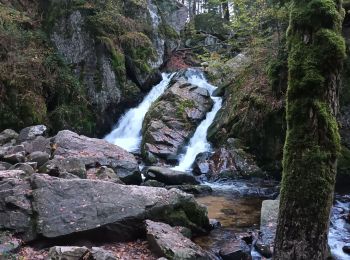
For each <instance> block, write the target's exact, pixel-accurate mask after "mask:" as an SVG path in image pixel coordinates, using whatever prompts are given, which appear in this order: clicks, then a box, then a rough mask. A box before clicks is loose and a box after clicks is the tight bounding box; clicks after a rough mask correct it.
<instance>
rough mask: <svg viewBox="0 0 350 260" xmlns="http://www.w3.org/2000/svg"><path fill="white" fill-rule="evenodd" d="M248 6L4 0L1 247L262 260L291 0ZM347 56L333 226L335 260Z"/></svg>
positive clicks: (342, 218) (273, 207) (344, 225)
mask: <svg viewBox="0 0 350 260" xmlns="http://www.w3.org/2000/svg"><path fill="white" fill-rule="evenodd" d="M321 1H323V0H321ZM248 2H249V1H246V0H242V1H227V2H226V1H223V3H221V2H220V3H218V2H217V1H212V0H208V1H202V0H196V1H194V0H193V1H176V0H103V1H102V0H48V1H33V0H0V259H3V258H4V259H28V260H29V259H69V260H74V259H77V260H78V259H96V260H104V259H108V260H113V259H125V260H126V259H150V260H153V259H164V258H159V257H165V259H219V260H220V259H223V260H226V259H254V260H255V259H256V260H257V259H271V256H272V253H273V249H274V238H275V230H276V225H277V218H278V205H279V198H280V197H279V193H280V181H281V176H282V171H283V169H282V168H283V167H282V158H283V145H284V142H285V135H286V128H287V125H286V112H285V111H286V92H287V82H288V66H287V65H288V64H287V58H288V51H287V49H286V39H285V38H286V36H285V35H286V31H287V26H288V10H289V9H288V8H289V7H288V5H287V6H285V5H282V4H281V6H279V5H270V4H269V3H267V2H268V1H262V2H261V3H260V2H259V1H256V2H254V3H251V2H249V3H248ZM226 3H227V6H226V5H225V4H226ZM343 6H344V8H345V10H346V11H347V13H346V15H345V20H344V23H343V35H344V38H345V41H346V43H347V46H348V44H350V40H349V39H350V34H349V28H350V26H349V22H348V19H349V14H348V11H349V10H350V6H349V5H348V4H347V2H345V3H344V4H343ZM242 7H244V8H242ZM250 12H251V13H250ZM230 14H231V16H230ZM227 16H229V17H228V19H227ZM260 19H261V20H260ZM261 21H263V23H261ZM265 21H267V22H266V23H265ZM261 24H263V26H260V25H261ZM265 27H266V28H265ZM265 29H266V30H265ZM348 49H349V48H348V47H347V50H348ZM349 64H350V63H349V58H347V59H346V60H345V62H344V71H343V73H342V75H341V78H342V84H341V86H340V88H339V115H338V118H337V120H338V125H339V131H340V134H341V152H340V154H339V158H338V170H337V185H336V190H335V194H334V201H333V208H332V212H331V216H330V228H329V234H328V244H329V247H330V251H331V254H332V257H333V258H334V259H339V260H343V259H344V260H345V259H348V258H349V257H350V228H349V226H350V211H349V207H350V189H349V186H348V184H349V183H350V150H349V149H350V138H349V137H350V135H349V133H350V123H349V122H350V112H349V111H350V110H349V109H350V95H349V93H350V92H349V89H350V86H348V85H349V82H350V81H349V80H348V75H349V73H350V70H349V68H350V65H349ZM313 199H315V200H316V199H317V198H313Z"/></svg>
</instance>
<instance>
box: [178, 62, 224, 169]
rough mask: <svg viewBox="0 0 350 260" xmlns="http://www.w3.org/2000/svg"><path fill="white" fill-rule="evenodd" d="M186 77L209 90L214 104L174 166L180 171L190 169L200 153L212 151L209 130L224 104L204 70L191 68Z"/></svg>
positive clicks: (194, 83)
mask: <svg viewBox="0 0 350 260" xmlns="http://www.w3.org/2000/svg"><path fill="white" fill-rule="evenodd" d="M186 77H187V79H188V82H189V83H191V84H193V85H195V86H198V87H200V88H204V89H206V90H208V92H209V94H210V97H211V99H212V100H213V101H214V106H213V108H212V110H211V111H210V112H208V113H207V115H206V118H205V119H204V120H203V121H202V122H201V123H200V124H199V126H198V127H197V129H196V131H195V133H194V135H193V137H192V138H191V139H190V142H189V144H188V146H187V147H186V152H185V153H184V154H181V155H180V156H179V158H180V161H179V165H177V166H175V167H174V168H173V169H175V170H178V171H189V170H190V169H191V166H192V164H193V162H194V160H195V159H196V156H197V155H198V154H199V153H203V152H207V151H210V149H211V145H210V143H209V142H208V140H207V131H208V128H209V126H210V125H211V124H212V123H213V121H214V118H215V116H216V113H217V112H218V111H219V109H220V108H221V105H222V99H221V98H220V97H214V96H213V92H214V90H215V89H216V87H215V86H213V85H211V84H209V83H208V81H207V80H206V79H205V77H204V75H203V72H201V71H199V70H194V69H189V70H187V72H186Z"/></svg>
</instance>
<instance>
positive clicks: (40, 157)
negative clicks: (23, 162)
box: [28, 151, 50, 167]
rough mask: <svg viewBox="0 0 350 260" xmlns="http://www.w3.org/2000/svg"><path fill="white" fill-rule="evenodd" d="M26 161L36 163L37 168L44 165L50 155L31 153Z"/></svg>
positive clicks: (38, 152)
mask: <svg viewBox="0 0 350 260" xmlns="http://www.w3.org/2000/svg"><path fill="white" fill-rule="evenodd" d="M28 159H29V161H30V162H36V163H37V164H38V166H39V167H40V166H42V165H44V164H45V163H46V162H47V161H48V160H49V159H50V155H49V154H48V153H46V152H40V151H37V152H32V153H31V154H30V155H29V156H28Z"/></svg>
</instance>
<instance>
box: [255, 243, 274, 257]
mask: <svg viewBox="0 0 350 260" xmlns="http://www.w3.org/2000/svg"><path fill="white" fill-rule="evenodd" d="M254 248H255V250H256V251H257V252H258V253H259V254H260V255H262V256H263V257H266V258H271V257H272V252H271V249H270V247H269V246H268V245H264V244H261V243H260V242H259V241H258V242H256V243H255V245H254Z"/></svg>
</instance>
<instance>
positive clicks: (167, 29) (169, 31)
mask: <svg viewBox="0 0 350 260" xmlns="http://www.w3.org/2000/svg"><path fill="white" fill-rule="evenodd" d="M160 33H161V34H162V35H164V36H165V38H166V39H169V40H170V39H178V38H179V34H178V33H177V32H176V31H175V30H174V29H173V28H172V27H171V26H169V25H167V24H165V23H163V24H162V25H161V26H160Z"/></svg>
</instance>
